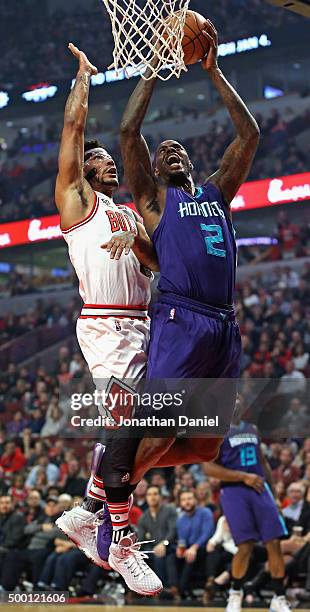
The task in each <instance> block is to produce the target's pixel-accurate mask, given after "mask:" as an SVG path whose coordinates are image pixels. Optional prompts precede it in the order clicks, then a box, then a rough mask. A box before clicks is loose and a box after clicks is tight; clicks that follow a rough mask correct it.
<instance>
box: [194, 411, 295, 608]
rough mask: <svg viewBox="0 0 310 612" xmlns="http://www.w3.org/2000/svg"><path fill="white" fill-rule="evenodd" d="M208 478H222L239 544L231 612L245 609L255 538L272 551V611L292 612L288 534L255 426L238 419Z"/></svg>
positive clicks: (228, 515)
mask: <svg viewBox="0 0 310 612" xmlns="http://www.w3.org/2000/svg"><path fill="white" fill-rule="evenodd" d="M205 472H206V474H207V475H208V476H212V477H214V478H218V479H219V480H221V481H222V486H221V506H222V508H223V512H224V515H225V517H226V519H227V522H228V524H229V528H230V531H231V534H232V537H233V539H234V542H235V544H236V545H237V546H238V552H237V553H236V555H235V556H234V558H233V562H232V584H231V587H232V588H231V590H230V592H229V599H228V604H227V608H226V612H240V610H241V606H242V599H243V585H244V583H245V580H246V574H247V570H248V567H249V562H250V557H251V554H252V550H253V546H254V544H255V542H262V543H263V544H264V545H265V546H266V549H267V554H268V566H269V571H270V574H271V584H272V589H273V591H274V596H273V598H272V601H271V604H270V611H271V612H289V610H290V608H289V605H288V603H287V601H286V598H285V588H284V575H285V569H284V560H283V555H282V552H281V547H280V538H281V537H283V536H285V535H287V530H286V526H285V522H284V520H283V518H282V516H281V515H280V514H279V512H278V509H277V506H276V503H275V500H274V497H273V494H272V490H271V487H272V477H271V470H270V467H269V464H268V463H267V461H266V459H265V457H264V455H263V453H262V451H261V448H260V439H259V436H258V433H257V429H256V427H255V426H254V425H251V424H249V423H245V422H243V421H240V419H239V418H238V416H236V417H235V418H234V421H233V425H232V426H231V428H230V430H229V432H228V435H227V436H226V438H225V439H224V442H223V444H222V446H221V449H220V453H219V457H218V459H217V461H216V463H208V464H206V465H205Z"/></svg>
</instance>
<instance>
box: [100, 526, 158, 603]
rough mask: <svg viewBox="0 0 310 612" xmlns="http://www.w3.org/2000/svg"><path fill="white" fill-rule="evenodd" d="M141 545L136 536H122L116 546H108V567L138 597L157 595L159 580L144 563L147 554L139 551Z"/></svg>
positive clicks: (131, 534)
mask: <svg viewBox="0 0 310 612" xmlns="http://www.w3.org/2000/svg"><path fill="white" fill-rule="evenodd" d="M141 544H147V542H136V536H135V535H134V534H133V533H130V534H128V535H126V536H124V537H123V538H122V539H121V540H120V541H119V543H118V544H114V543H112V544H111V546H110V554H109V565H110V566H111V567H112V568H113V569H114V570H115V571H116V572H118V573H119V574H120V575H121V576H123V578H124V580H125V582H126V584H127V586H128V587H129V588H130V589H131V590H132V591H135V593H139V595H157V593H160V591H162V589H163V585H162V582H161V580H160V579H159V578H158V576H156V574H155V572H153V570H152V569H151V568H150V567H149V566H148V565H147V564H146V563H145V561H144V559H148V555H147V552H152V551H147V552H142V551H140V550H139V549H140V546H141Z"/></svg>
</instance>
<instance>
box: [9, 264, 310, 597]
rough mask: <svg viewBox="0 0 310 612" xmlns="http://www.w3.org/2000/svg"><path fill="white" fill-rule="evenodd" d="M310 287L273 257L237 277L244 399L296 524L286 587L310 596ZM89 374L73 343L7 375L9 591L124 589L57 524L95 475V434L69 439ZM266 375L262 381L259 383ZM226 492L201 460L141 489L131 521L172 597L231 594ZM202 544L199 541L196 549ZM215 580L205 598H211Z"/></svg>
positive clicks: (156, 474)
mask: <svg viewBox="0 0 310 612" xmlns="http://www.w3.org/2000/svg"><path fill="white" fill-rule="evenodd" d="M309 286H310V265H309V264H306V265H305V266H304V267H303V268H301V269H300V270H299V271H295V270H293V269H292V268H290V267H289V266H287V267H285V268H281V269H280V268H276V267H275V268H274V269H273V270H272V271H270V270H269V271H268V273H266V272H265V273H264V272H260V273H254V274H252V275H251V277H248V278H247V279H245V280H243V281H242V282H239V283H238V286H237V297H236V309H237V316H238V320H239V324H240V328H241V334H242V343H243V350H244V353H243V361H242V377H241V394H240V401H242V402H244V405H245V407H246V409H247V413H246V414H247V418H250V419H251V421H252V422H256V424H257V425H258V427H259V429H260V431H261V432H262V435H263V450H264V452H265V454H266V457H267V458H268V460H269V462H270V465H271V468H272V470H273V474H274V482H275V488H276V492H277V497H278V503H279V506H280V507H281V509H282V511H283V515H284V518H285V520H286V523H287V527H288V530H289V536H288V537H287V539H285V540H283V542H282V547H283V552H284V554H285V559H286V563H287V588H288V589H290V590H291V591H292V593H293V596H294V597H299V595H300V597H305V598H307V597H308V595H309V592H308V591H310V577H309V576H310V574H309V570H308V577H307V578H306V577H305V572H306V568H307V563H308V562H309V548H310V544H309V542H310V495H309V485H310V429H309V406H308V405H307V401H308V398H309V393H308V392H307V377H309V372H310V365H309V353H310V290H309ZM69 311H70V313H71V315H70V316H72V308H71V310H70V308H69V309H68V311H66V310H64V309H62V310H60V309H59V307H58V306H57V305H54V306H53V307H50V312H48V310H47V311H45V310H44V309H43V308H41V309H40V304H38V305H37V307H36V309H35V311H34V312H35V316H36V317H37V321H38V317H39V318H40V316H41V318H42V322H43V323H44V324H48V323H47V322H48V320H49V317H55V316H56V318H57V313H58V315H59V316H63V317H68V312H69ZM62 313H63V314H62ZM75 316H76V313H75V314H74V315H73V318H75ZM84 380H89V375H88V371H87V367H86V364H85V362H84V360H83V358H82V356H81V354H80V353H79V352H72V351H70V350H69V348H68V346H67V345H66V343H65V342H64V343H63V345H62V346H61V348H60V349H59V352H58V357H57V359H56V361H55V363H54V365H53V367H50V368H49V370H47V369H46V368H44V367H42V366H39V367H37V368H36V369H35V370H33V369H32V368H26V367H18V366H16V365H15V364H13V363H9V364H8V367H7V370H6V371H4V372H3V373H2V375H1V378H0V418H1V428H0V474H1V478H0V494H1V495H2V497H0V568H1V569H0V585H1V586H2V588H4V589H6V590H13V589H14V588H15V587H16V586H17V585H18V584H21V582H23V585H24V586H23V588H26V589H27V588H30V589H31V588H33V585H35V587H36V588H39V589H40V588H42V589H43V590H46V589H55V590H67V589H68V588H69V587H70V589H71V592H72V593H75V594H78V595H93V594H94V593H96V592H98V591H100V592H101V593H108V592H111V593H112V592H113V593H114V596H115V597H116V600H115V601H119V600H118V599H117V597H123V595H124V593H123V591H122V586H121V584H120V583H116V584H115V582H114V579H115V577H113V576H109V575H106V574H104V573H103V572H102V570H100V569H98V568H97V567H95V566H92V565H91V564H90V563H89V561H88V560H87V559H86V558H85V557H84V556H83V554H82V553H80V551H79V550H77V549H76V547H75V546H74V544H72V543H71V542H68V541H67V540H66V539H65V538H64V536H63V535H62V534H61V532H59V531H58V530H57V529H56V528H55V525H54V521H55V519H56V518H57V517H58V516H59V515H60V513H61V512H62V511H63V510H65V509H68V508H70V507H71V506H72V504H74V503H75V502H76V501H80V500H81V498H82V497H83V495H84V490H85V486H86V482H87V479H88V475H89V469H90V465H91V448H92V444H93V442H92V440H91V439H90V438H86V437H83V438H74V439H73V438H71V439H65V438H64V437H62V433H63V432H64V431H65V427H66V422H67V419H68V417H69V416H70V406H68V402H67V400H66V399H65V398H64V396H63V394H61V395H60V387H61V388H63V386H64V385H65V386H66V385H68V384H69V383H70V382H72V381H75V382H77V383H78V384H83V381H84ZM257 381H259V382H260V383H262V382H263V383H264V384H263V387H261V386H260V387H259V393H258V392H257V389H256V388H255V385H256V384H257ZM265 383H266V384H265ZM267 383H268V384H267ZM261 390H262V392H261ZM257 398H258V399H257ZM284 441H285V443H284ZM150 485H151V486H150ZM219 492H220V483H219V482H218V481H217V480H215V479H214V478H210V477H208V476H207V475H206V473H205V471H204V465H201V466H198V465H187V466H181V467H177V468H175V469H172V468H169V469H165V470H156V469H155V470H153V471H151V472H150V473H149V474H148V475H147V479H146V480H142V481H141V483H140V484H139V486H138V488H137V491H136V494H135V504H134V506H133V509H132V513H131V519H130V520H131V524H132V527H133V528H134V529H136V530H137V532H138V535H139V537H140V538H141V539H142V540H149V539H151V540H152V539H155V540H156V542H155V544H154V555H151V561H150V562H151V563H152V564H153V566H154V567H155V569H156V571H157V572H158V573H159V574H160V575H161V577H162V579H163V581H164V585H165V596H167V597H170V598H171V599H173V600H175V601H178V600H179V599H180V598H183V599H184V598H186V597H187V596H188V597H190V598H192V597H194V596H195V593H196V591H195V589H196V587H197V589H198V590H197V593H199V592H200V596H201V593H203V592H204V585H205V583H208V585H209V587H210V582H211V583H212V585H213V588H212V597H219V598H220V597H221V596H222V595H223V592H224V593H225V589H226V588H227V584H228V582H229V578H230V568H231V560H232V556H233V554H234V552H235V551H236V547H235V544H234V542H233V540H232V537H231V535H230V533H229V529H228V525H227V523H226V521H225V518H224V517H223V516H222V514H221V508H220V504H219ZM185 525H187V526H188V527H189V529H188V530H187V528H186V529H185ZM185 532H186V533H187V534H188V536H186V537H184V533H185ZM163 540H167V541H168V542H169V544H168V545H165V546H164V545H163V544H162V542H163ZM194 543H196V544H198V545H199V546H198V552H197V551H196V555H195V554H194V548H197V547H193V544H194ZM13 565H14V571H12V567H13ZM308 567H309V566H308ZM302 569H303V571H302ZM77 572H78V573H77ZM258 578H259V579H258ZM29 584H30V587H29ZM209 587H208V592H205V593H204V595H203V597H204V598H206V597H210V589H209ZM199 589H200V591H199ZM264 589H267V591H268V572H266V568H265V556H264V552H263V550H262V548H261V547H260V546H259V545H258V546H257V547H256V548H255V551H254V556H253V559H252V562H251V571H250V573H249V576H248V583H247V597H248V599H249V602H251V601H253V597H254V598H257V597H260V596H261V595H262V594H263V595H264V592H265V591H264ZM288 592H290V591H288ZM122 593H123V594H122ZM128 597H129V598H130V595H128ZM251 598H252V599H251Z"/></svg>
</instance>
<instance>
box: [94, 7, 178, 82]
mask: <svg viewBox="0 0 310 612" xmlns="http://www.w3.org/2000/svg"><path fill="white" fill-rule="evenodd" d="M102 2H103V3H104V5H105V7H106V9H107V11H108V14H109V17H110V20H111V26H112V34H113V38H114V51H113V60H114V61H113V64H111V66H109V68H112V69H114V70H116V72H119V71H124V73H125V76H126V77H127V78H129V77H130V76H133V75H134V74H137V73H139V72H140V74H141V76H142V77H143V78H144V79H145V80H149V79H152V78H153V77H155V76H158V77H159V78H160V79H161V80H163V81H167V80H168V79H170V78H171V77H172V76H173V75H175V76H176V77H177V78H179V77H180V75H181V72H182V71H187V68H186V66H185V63H184V54H183V49H182V38H183V32H184V24H185V17H186V11H187V10H188V6H189V2H190V0H145V1H143V0H102ZM141 3H143V4H144V6H142V7H141V6H140V5H139V4H141ZM154 58H156V59H157V61H156V66H152V64H151V62H152V60H153V59H154ZM147 68H149V71H148V75H145V70H146V69H147Z"/></svg>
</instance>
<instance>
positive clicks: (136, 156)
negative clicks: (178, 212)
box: [120, 77, 159, 227]
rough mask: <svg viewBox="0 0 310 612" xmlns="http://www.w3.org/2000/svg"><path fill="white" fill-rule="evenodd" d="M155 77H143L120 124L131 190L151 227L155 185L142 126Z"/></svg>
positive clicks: (127, 178)
mask: <svg viewBox="0 0 310 612" xmlns="http://www.w3.org/2000/svg"><path fill="white" fill-rule="evenodd" d="M155 82H156V78H155V77H154V78H153V79H150V80H148V81H146V80H144V79H140V81H139V83H138V85H137V86H136V88H135V89H134V91H133V93H132V94H131V96H130V98H129V100H128V103H127V106H126V108H125V111H124V114H123V118H122V121H121V125H120V134H121V152H122V159H123V166H124V171H125V178H126V180H127V183H128V187H129V189H130V191H131V193H132V196H133V198H134V201H135V205H136V207H137V209H138V211H139V212H140V213H141V215H142V216H143V218H144V220H145V222H146V226H147V227H149V226H150V225H152V221H154V217H155V218H156V219H157V223H158V214H159V210H157V209H156V203H155V196H156V185H155V181H154V176H153V170H152V164H151V158H150V152H149V149H148V146H147V144H146V141H145V139H144V137H143V136H142V134H141V126H142V123H143V120H144V117H145V115H146V112H147V109H148V106H149V103H150V100H151V97H152V93H153V90H154V86H155Z"/></svg>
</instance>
